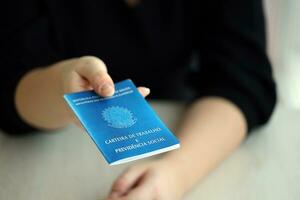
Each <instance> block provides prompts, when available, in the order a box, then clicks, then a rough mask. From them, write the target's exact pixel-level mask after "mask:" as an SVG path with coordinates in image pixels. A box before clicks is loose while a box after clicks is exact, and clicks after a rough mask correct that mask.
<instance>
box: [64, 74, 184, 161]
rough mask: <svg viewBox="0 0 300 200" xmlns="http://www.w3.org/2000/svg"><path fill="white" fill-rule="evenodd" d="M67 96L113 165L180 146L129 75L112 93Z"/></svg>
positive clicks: (83, 123) (85, 126) (79, 117)
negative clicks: (105, 95) (106, 94)
mask: <svg viewBox="0 0 300 200" xmlns="http://www.w3.org/2000/svg"><path fill="white" fill-rule="evenodd" d="M64 98H65V100H66V101H67V103H68V105H69V106H70V107H71V108H72V110H73V111H74V113H75V114H76V116H77V118H78V119H79V121H80V122H81V123H82V125H83V127H84V128H85V129H86V131H87V133H88V134H89V136H90V137H91V138H92V140H93V141H94V142H95V144H96V145H97V147H98V149H99V150H100V151H101V153H102V154H103V156H104V158H105V159H106V161H107V162H108V163H109V164H110V165H117V164H121V163H125V162H129V161H133V160H137V159H140V158H144V157H148V156H151V155H155V154H159V153H163V152H166V151H170V150H173V149H176V148H179V146H180V144H179V141H178V140H177V138H176V137H175V136H174V135H173V134H172V132H171V131H170V130H169V129H168V128H167V127H166V126H165V124H164V123H163V122H162V121H161V120H160V119H159V117H158V116H157V114H156V113H155V112H154V111H153V109H152V108H151V107H150V105H149V104H148V103H147V101H146V100H145V99H144V97H143V96H142V95H141V94H140V93H139V92H138V90H137V88H136V87H135V85H134V84H133V82H132V81H131V80H129V79H128V80H124V81H121V82H118V83H116V84H115V93H114V95H113V96H110V97H101V96H99V95H98V94H96V93H95V92H94V91H84V92H78V93H70V94H65V95H64Z"/></svg>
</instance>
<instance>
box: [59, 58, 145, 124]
mask: <svg viewBox="0 0 300 200" xmlns="http://www.w3.org/2000/svg"><path fill="white" fill-rule="evenodd" d="M55 67H58V68H60V70H61V86H62V93H61V95H63V94H65V93H72V92H80V91H84V90H94V91H95V92H96V93H98V94H99V95H101V96H104V97H107V96H111V95H113V94H114V91H115V88H114V83H113V80H112V78H111V77H110V75H109V74H108V71H107V67H106V65H105V64H104V62H103V61H102V60H100V59H99V58H97V57H94V56H83V57H80V58H74V59H70V60H66V61H63V62H60V63H58V64H57V66H55ZM138 90H139V92H140V93H141V94H142V95H143V96H144V97H146V96H147V95H148V94H149V93H150V90H149V89H148V88H145V87H139V88H138ZM69 111H70V110H69ZM69 113H70V117H71V118H72V121H73V122H75V124H77V125H78V126H81V125H80V123H79V122H78V121H77V118H76V117H75V116H74V114H73V112H69Z"/></svg>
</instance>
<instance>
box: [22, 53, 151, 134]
mask: <svg viewBox="0 0 300 200" xmlns="http://www.w3.org/2000/svg"><path fill="white" fill-rule="evenodd" d="M92 89H93V90H95V92H96V93H98V94H99V95H101V96H104V97H106V96H111V95H113V94H114V90H115V89H114V83H113V80H112V78H111V77H110V75H109V74H108V72H107V67H106V65H105V64H104V62H103V61H101V60H100V59H99V58H97V57H94V56H83V57H80V58H73V59H69V60H64V61H61V62H58V63H55V64H53V65H51V66H49V67H46V68H37V69H34V70H32V71H30V72H28V73H27V74H26V75H25V76H24V77H23V78H22V79H21V81H20V82H19V84H18V87H17V90H16V107H17V110H18V112H19V114H20V116H21V117H22V118H23V119H24V121H26V122H28V123H29V124H31V125H33V126H36V127H39V128H42V129H56V128H60V127H63V126H65V125H66V124H68V123H70V122H75V123H76V124H78V125H80V124H79V123H78V121H77V119H76V118H75V116H74V115H73V112H71V110H70V109H69V107H68V106H67V105H66V103H65V102H64V100H63V97H62V96H63V94H65V93H73V92H80V91H84V90H92ZM138 90H139V91H140V93H141V94H142V95H143V96H144V97H145V96H147V95H148V94H149V93H150V90H149V89H148V88H145V87H139V88H138Z"/></svg>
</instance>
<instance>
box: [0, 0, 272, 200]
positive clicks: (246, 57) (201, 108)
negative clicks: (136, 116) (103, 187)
mask: <svg viewBox="0 0 300 200" xmlns="http://www.w3.org/2000/svg"><path fill="white" fill-rule="evenodd" d="M10 4H12V5H6V6H2V9H3V11H2V12H1V13H4V14H5V16H3V17H1V23H3V24H2V30H1V37H0V38H1V47H0V48H1V55H2V58H1V61H0V62H1V74H2V75H3V76H4V77H5V78H3V79H2V80H1V86H0V87H1V105H0V109H1V113H5V114H2V115H1V119H0V123H1V128H2V129H3V130H4V131H6V132H7V133H11V134H24V133H29V132H33V131H35V130H55V129H58V128H61V127H64V126H66V125H68V124H69V123H71V122H75V120H74V117H73V116H72V115H71V114H70V112H69V110H68V108H67V106H66V105H65V103H64V101H63V99H62V95H63V94H64V93H68V92H77V91H82V90H87V89H94V90H95V91H96V92H97V93H98V94H99V95H102V96H110V95H112V94H113V92H114V87H113V80H114V81H119V80H123V79H125V78H131V79H132V80H133V81H134V82H135V83H136V84H137V85H143V86H147V87H149V88H151V97H152V98H167V99H184V100H186V101H192V103H191V104H190V106H189V108H188V110H187V112H186V114H185V116H184V117H183V120H182V122H181V124H180V128H179V129H178V130H177V135H178V137H179V139H180V141H181V146H182V147H181V148H180V150H177V151H172V152H170V153H167V154H164V156H163V157H162V158H160V159H159V160H156V161H151V162H148V163H145V164H141V165H135V166H132V167H131V168H129V169H128V170H127V171H125V172H124V173H123V174H122V175H121V176H120V177H119V178H118V179H117V180H116V181H115V183H114V185H113V186H112V189H111V192H110V194H109V196H108V199H119V200H125V199H126V200H131V199H134V200H137V199H143V200H147V199H149V200H151V199H163V200H164V199H166V200H169V199H172V200H176V199H180V198H181V197H182V196H183V195H184V194H185V193H186V192H187V191H188V190H189V189H190V188H191V187H192V186H193V185H195V184H196V183H197V182H198V181H200V180H201V179H202V178H203V177H204V176H205V175H207V174H208V172H209V171H210V170H212V169H213V168H214V167H216V165H217V164H218V163H220V162H221V161H222V160H223V159H224V158H225V157H226V156H227V155H229V154H230V153H231V152H232V151H233V150H234V149H236V148H237V147H238V146H239V144H240V143H241V142H242V141H243V140H244V139H245V138H246V136H247V133H249V132H250V131H251V130H252V129H253V128H255V127H257V126H259V125H261V124H264V123H266V122H267V120H268V119H269V117H270V115H271V113H272V111H273V108H274V105H275V100H276V94H275V85H274V82H273V79H272V72H271V67H270V63H269V61H268V58H267V56H266V52H265V27H264V16H263V9H262V2H261V1H260V0H246V1H239V0H214V1H193V0H184V1H183V0H173V1H168V0H165V1H159V0H151V1H150V0H141V1H137V0H136V1H129V0H128V1H121V0H109V1H108V0H107V1H105V0H98V1H96V0H90V1H77V2H74V1H58V0H46V1H43V2H42V1H38V0H31V1H20V2H18V3H16V2H13V3H10ZM23 4H24V5H23ZM7 11H8V12H7ZM5 12H7V13H5ZM191 57H193V60H194V61H195V60H196V61H197V62H194V65H193V67H190V66H191V65H190V64H189V63H190V60H191ZM195 63H196V64H195ZM187 88H188V89H189V90H191V91H192V93H187V92H186V89H187ZM139 90H140V92H141V94H142V95H144V96H147V95H148V94H149V92H150V90H149V89H148V88H146V87H140V88H139Z"/></svg>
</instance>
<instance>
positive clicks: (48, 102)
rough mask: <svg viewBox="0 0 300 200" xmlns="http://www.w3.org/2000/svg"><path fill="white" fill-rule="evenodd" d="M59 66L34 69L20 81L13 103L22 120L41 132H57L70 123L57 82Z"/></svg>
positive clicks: (58, 81)
mask: <svg viewBox="0 0 300 200" xmlns="http://www.w3.org/2000/svg"><path fill="white" fill-rule="evenodd" d="M59 70H60V66H59V65H57V66H56V67H47V68H37V69H34V70H32V71H30V72H28V73H27V74H26V75H25V76H24V77H23V78H22V79H21V80H20V82H19V84H18V86H17V89H16V95H15V97H16V98H15V104H16V108H17V111H18V113H19V115H20V116H21V117H22V118H23V120H24V121H26V122H27V123H29V124H31V125H32V126H35V127H38V128H41V129H56V128H60V127H63V126H65V125H66V124H67V123H68V122H69V120H68V116H67V114H68V113H67V112H66V108H65V106H64V102H63V98H62V96H61V95H62V92H61V95H60V94H59V93H58V92H57V91H61V88H60V85H59V83H60V80H59V78H60V77H59V74H60V73H59Z"/></svg>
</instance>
